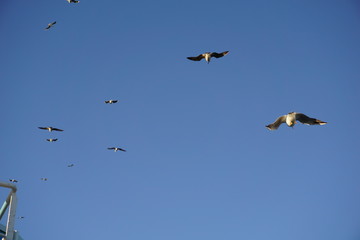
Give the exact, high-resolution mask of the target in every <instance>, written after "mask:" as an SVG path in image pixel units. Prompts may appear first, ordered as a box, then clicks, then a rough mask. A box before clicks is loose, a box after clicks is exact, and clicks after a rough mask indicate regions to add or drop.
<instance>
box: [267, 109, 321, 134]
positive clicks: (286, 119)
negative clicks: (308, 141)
mask: <svg viewBox="0 0 360 240" xmlns="http://www.w3.org/2000/svg"><path fill="white" fill-rule="evenodd" d="M296 120H298V121H299V122H301V123H303V124H306V125H324V124H326V123H327V122H323V121H321V120H318V119H316V118H311V117H308V116H306V115H305V114H302V113H297V112H291V113H288V114H286V115H283V116H281V117H278V118H277V119H276V121H275V122H273V123H271V124H269V125H267V126H266V128H267V129H269V130H276V129H278V128H279V126H280V125H281V124H282V123H286V124H287V125H288V126H289V127H293V126H294V125H295V124H296Z"/></svg>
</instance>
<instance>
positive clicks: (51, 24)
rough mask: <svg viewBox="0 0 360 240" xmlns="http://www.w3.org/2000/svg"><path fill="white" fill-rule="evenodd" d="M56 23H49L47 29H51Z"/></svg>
mask: <svg viewBox="0 0 360 240" xmlns="http://www.w3.org/2000/svg"><path fill="white" fill-rule="evenodd" d="M55 24H56V21H55V22H52V23H49V24H48V26H47V27H46V28H45V30H49V29H50V28H51V27H52V26H54V25H55Z"/></svg>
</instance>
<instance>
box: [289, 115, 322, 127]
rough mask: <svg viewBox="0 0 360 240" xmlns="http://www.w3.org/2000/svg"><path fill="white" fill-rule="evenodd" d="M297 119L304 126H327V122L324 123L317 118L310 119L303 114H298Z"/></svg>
mask: <svg viewBox="0 0 360 240" xmlns="http://www.w3.org/2000/svg"><path fill="white" fill-rule="evenodd" d="M295 118H296V120H298V121H299V122H301V123H303V124H307V125H324V124H327V122H323V121H321V120H319V119H316V118H311V117H308V116H306V115H305V114H302V113H296V115H295Z"/></svg>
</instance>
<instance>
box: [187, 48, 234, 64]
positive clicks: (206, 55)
mask: <svg viewBox="0 0 360 240" xmlns="http://www.w3.org/2000/svg"><path fill="white" fill-rule="evenodd" d="M228 53H229V51H225V52H222V53H216V52H206V53H203V54H200V55H199V56H197V57H188V58H187V59H189V60H193V61H200V60H201V59H203V58H205V61H206V62H207V63H210V60H211V58H212V57H215V58H221V57H223V56H225V55H227V54H228Z"/></svg>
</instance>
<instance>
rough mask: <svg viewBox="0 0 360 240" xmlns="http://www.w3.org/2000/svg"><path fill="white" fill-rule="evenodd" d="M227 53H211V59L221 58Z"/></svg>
mask: <svg viewBox="0 0 360 240" xmlns="http://www.w3.org/2000/svg"><path fill="white" fill-rule="evenodd" d="M228 53H229V51H225V52H222V53H216V52H213V53H211V57H216V58H221V57H223V56H225V55H226V54H228Z"/></svg>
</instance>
